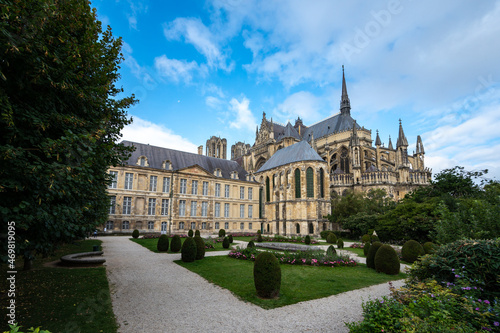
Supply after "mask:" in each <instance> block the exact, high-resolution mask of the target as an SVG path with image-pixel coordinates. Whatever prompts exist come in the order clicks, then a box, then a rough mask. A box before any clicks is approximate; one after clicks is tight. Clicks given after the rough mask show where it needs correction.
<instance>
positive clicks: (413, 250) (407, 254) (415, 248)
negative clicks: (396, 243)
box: [401, 240, 425, 263]
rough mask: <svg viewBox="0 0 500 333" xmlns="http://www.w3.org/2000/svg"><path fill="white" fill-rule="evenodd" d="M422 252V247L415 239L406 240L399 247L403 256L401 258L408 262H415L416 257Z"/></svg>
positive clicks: (422, 253)
mask: <svg viewBox="0 0 500 333" xmlns="http://www.w3.org/2000/svg"><path fill="white" fill-rule="evenodd" d="M424 254H425V251H424V248H423V247H422V245H420V243H419V242H417V241H415V240H409V241H407V242H406V243H404V244H403V247H402V248H401V256H402V257H403V260H404V261H406V262H409V263H413V262H415V260H417V259H418V257H420V256H423V255H424Z"/></svg>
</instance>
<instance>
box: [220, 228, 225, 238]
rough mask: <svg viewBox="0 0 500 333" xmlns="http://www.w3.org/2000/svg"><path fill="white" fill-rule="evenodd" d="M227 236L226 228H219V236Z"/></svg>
mask: <svg viewBox="0 0 500 333" xmlns="http://www.w3.org/2000/svg"><path fill="white" fill-rule="evenodd" d="M225 236H226V230H224V229H219V237H225Z"/></svg>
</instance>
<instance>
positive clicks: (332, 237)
mask: <svg viewBox="0 0 500 333" xmlns="http://www.w3.org/2000/svg"><path fill="white" fill-rule="evenodd" d="M326 242H327V243H330V244H335V243H337V236H335V234H334V233H333V232H330V233H329V234H328V236H327V237H326Z"/></svg>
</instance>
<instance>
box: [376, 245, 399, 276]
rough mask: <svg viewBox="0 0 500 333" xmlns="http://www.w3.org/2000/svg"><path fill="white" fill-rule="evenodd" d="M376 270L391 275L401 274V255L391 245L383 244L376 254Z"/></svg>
mask: <svg viewBox="0 0 500 333" xmlns="http://www.w3.org/2000/svg"><path fill="white" fill-rule="evenodd" d="M374 262H375V270H376V271H377V272H382V273H385V274H389V275H397V274H399V268H400V265H399V257H398V254H397V253H396V250H394V249H393V247H392V246H390V245H382V246H381V247H380V248H379V249H378V251H377V253H376V254H375V260H374Z"/></svg>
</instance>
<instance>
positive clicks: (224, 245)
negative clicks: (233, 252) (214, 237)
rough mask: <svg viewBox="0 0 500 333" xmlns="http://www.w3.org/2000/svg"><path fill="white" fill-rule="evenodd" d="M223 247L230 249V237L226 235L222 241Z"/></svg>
mask: <svg viewBox="0 0 500 333" xmlns="http://www.w3.org/2000/svg"><path fill="white" fill-rule="evenodd" d="M222 247H223V248H225V249H229V238H227V237H224V240H223V241H222Z"/></svg>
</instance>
